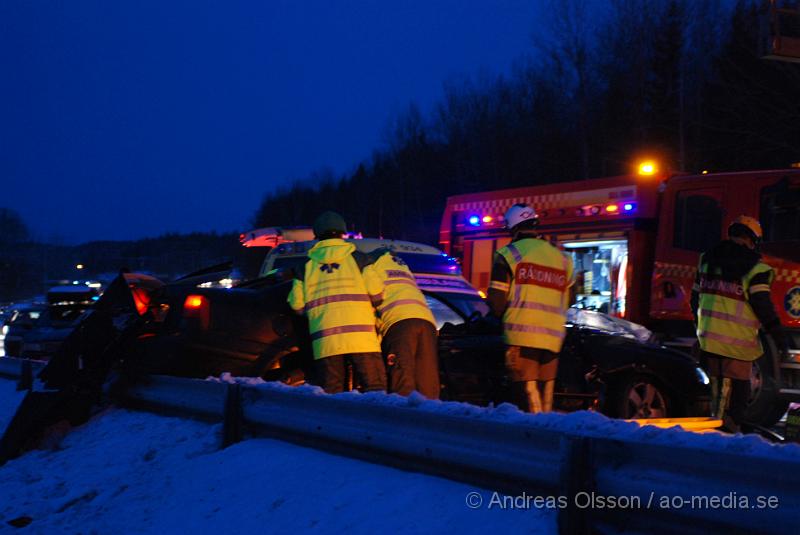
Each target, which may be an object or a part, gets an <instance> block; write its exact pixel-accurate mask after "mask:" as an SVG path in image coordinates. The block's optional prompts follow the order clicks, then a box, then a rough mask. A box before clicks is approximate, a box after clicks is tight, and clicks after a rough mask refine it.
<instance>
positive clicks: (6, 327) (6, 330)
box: [0, 325, 8, 336]
mask: <svg viewBox="0 0 800 535" xmlns="http://www.w3.org/2000/svg"><path fill="white" fill-rule="evenodd" d="M0 332H2V333H3V336H5V335H7V334H8V325H3V328H2V330H0Z"/></svg>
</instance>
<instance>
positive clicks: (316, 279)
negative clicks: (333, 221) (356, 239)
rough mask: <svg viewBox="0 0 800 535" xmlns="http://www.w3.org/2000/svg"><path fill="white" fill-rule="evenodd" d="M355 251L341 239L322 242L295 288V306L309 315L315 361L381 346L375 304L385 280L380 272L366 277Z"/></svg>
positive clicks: (292, 301) (292, 294) (291, 296)
mask: <svg viewBox="0 0 800 535" xmlns="http://www.w3.org/2000/svg"><path fill="white" fill-rule="evenodd" d="M353 251H355V246H354V245H353V244H351V243H347V242H346V241H344V240H341V239H330V240H322V241H320V242H319V243H317V244H316V245H315V246H314V247H312V248H311V250H310V251H309V252H308V256H309V260H308V262H306V265H305V270H304V273H303V278H302V280H300V279H295V281H294V283H293V285H292V289H291V291H290V292H289V297H288V299H287V301H288V302H289V306H291V307H292V309H294V310H295V311H296V312H304V313H305V314H306V315H307V316H308V328H309V332H310V334H311V343H312V347H313V349H314V358H315V359H321V358H325V357H330V356H333V355H344V354H349V353H379V352H380V350H381V347H380V343H379V342H378V335H377V332H376V331H375V309H374V307H373V302H376V303H377V302H379V300H380V293H381V283H380V281H379V280H377V279H375V278H374V276H369V275H367V277H368V279H365V274H362V272H361V270H360V269H359V266H358V264H357V263H356V261H355V259H354V258H353V255H352V253H353Z"/></svg>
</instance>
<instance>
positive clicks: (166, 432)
mask: <svg viewBox="0 0 800 535" xmlns="http://www.w3.org/2000/svg"><path fill="white" fill-rule="evenodd" d="M4 383H8V382H7V381H0V385H3V384H4ZM6 394H8V392H6V391H5V390H3V391H2V392H1V393H0V395H2V396H3V397H2V398H0V404H2V405H3V406H6V405H8V404H9V403H7V402H8V401H9V398H8V397H6ZM219 443H220V428H219V426H214V425H209V424H205V423H199V422H193V421H189V420H183V419H176V418H166V417H160V416H155V415H152V414H147V413H138V412H131V411H126V410H118V409H112V410H108V411H106V412H104V413H102V414H99V415H98V416H96V417H95V418H94V419H93V420H92V421H91V422H89V423H88V424H86V425H84V426H81V427H79V428H76V429H74V430H72V432H70V433H68V434H67V435H66V436H64V437H63V438H62V439H61V440H60V441H59V442H58V443H57V444H52V445H51V446H50V447H49V448H47V449H42V450H37V451H32V452H30V453H28V454H26V455H24V456H23V457H21V458H19V459H16V460H13V461H10V462H9V463H7V464H6V465H5V466H3V467H0V497H2V498H0V532H4V531H12V532H19V533H99V534H105V533H109V534H117V533H158V534H162V533H214V534H221V533H250V532H254V533H255V532H258V533H288V532H295V533H296V532H315V533H340V532H349V533H374V532H384V533H430V532H461V533H479V532H480V533H485V532H490V531H491V532H494V531H498V532H506V531H511V532H514V533H554V532H555V531H556V524H555V522H556V516H555V511H554V510H553V509H532V510H502V509H499V508H495V509H488V508H487V507H482V508H479V509H475V510H473V509H470V508H468V507H467V506H466V499H467V495H468V494H469V493H470V492H473V491H474V490H476V489H474V488H472V487H470V486H467V485H463V484H459V483H454V482H452V481H448V480H445V479H440V478H436V477H430V476H426V475H421V474H416V473H409V472H403V471H400V470H395V469H392V468H388V467H384V466H378V465H373V464H369V463H364V462H360V461H356V460H352V459H348V458H343V457H338V456H334V455H330V454H326V453H322V452H319V451H316V450H312V449H307V448H302V447H298V446H294V445H291V444H288V443H284V442H280V441H275V440H268V439H252V440H246V441H244V442H241V443H239V444H236V445H234V446H231V447H229V448H227V449H225V450H220V449H219ZM20 517H29V518H30V519H32V521H31V523H30V524H29V525H28V526H27V527H26V528H24V529H15V528H12V527H10V526H9V524H8V522H9V521H11V520H14V519H19V518H20Z"/></svg>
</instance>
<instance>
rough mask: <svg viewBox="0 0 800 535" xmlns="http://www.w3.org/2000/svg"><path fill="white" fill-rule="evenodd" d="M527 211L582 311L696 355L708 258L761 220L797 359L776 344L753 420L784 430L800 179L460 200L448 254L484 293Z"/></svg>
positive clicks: (798, 322) (651, 179) (658, 178)
mask: <svg viewBox="0 0 800 535" xmlns="http://www.w3.org/2000/svg"><path fill="white" fill-rule="evenodd" d="M519 202H524V203H528V204H531V205H532V206H533V207H534V208H535V209H536V211H537V213H538V215H539V230H540V233H541V234H542V235H543V237H545V238H546V239H548V240H550V241H551V242H552V243H554V244H557V245H558V246H559V247H560V248H562V249H563V250H565V251H567V252H569V253H570V254H571V255H572V258H573V260H574V262H575V271H576V274H577V281H576V284H577V288H576V292H575V301H574V302H573V304H572V305H573V306H575V307H578V308H588V309H596V310H600V311H603V312H608V313H609V314H612V315H615V316H619V317H623V318H625V319H628V320H630V321H634V322H636V323H641V324H643V325H646V326H647V327H649V328H650V329H652V330H653V331H655V332H657V333H659V334H660V335H661V336H662V339H664V340H665V341H666V343H668V344H671V345H676V346H684V347H686V348H688V347H690V346H691V344H693V343H694V340H695V337H694V332H693V331H694V330H693V324H692V311H691V307H690V296H691V289H692V285H693V283H694V278H695V275H696V271H697V263H698V260H699V255H700V253H701V252H702V251H705V250H707V249H709V248H711V247H712V246H713V245H715V244H716V243H717V242H719V241H720V240H721V239H724V238H725V237H726V229H727V227H728V226H729V225H730V223H731V222H732V220H733V219H734V218H735V217H737V216H738V215H742V214H744V215H750V216H754V217H757V218H758V219H759V220H760V222H761V224H762V227H763V229H764V242H763V244H762V248H761V252H762V254H763V257H764V260H765V262H766V263H768V264H769V265H770V266H771V267H772V268H773V269H774V271H775V281H774V283H773V286H772V298H773V302H774V304H775V308H776V310H777V311H778V314H779V315H780V317H781V322H782V324H783V325H784V326H785V327H786V329H787V331H788V333H789V336H790V339H791V348H790V349H791V351H790V359H789V361H787V362H778V359H777V357H776V351H775V349H774V347H770V344H771V343H770V342H769V340H767V341H766V342H767V343H765V347H767V352H766V354H765V356H764V357H762V358H761V359H760V360H759V362H758V364H759V365H758V366H757V367H756V373H755V377H754V380H753V391H754V398H755V399H754V401H753V415H752V416H753V417H752V420H753V421H760V422H763V423H774V420H777V418H779V417H780V416H781V415H782V414H783V412H784V411H785V408H786V402H787V400H789V399H800V169H782V170H772V171H747V172H736V173H715V174H705V173H703V174H699V175H683V174H676V175H667V174H659V173H657V172H652V173H646V174H631V175H624V176H617V177H610V178H598V179H592V180H583V181H577V182H568V183H560V184H549V185H543V186H532V187H525V188H516V189H507V190H499V191H488V192H481V193H473V194H466V195H457V196H454V197H450V198H448V200H447V205H446V207H445V211H444V215H443V218H442V224H441V229H440V242H441V245H442V248H443V249H444V250H445V251H446V252H447V253H448V254H450V255H451V256H454V257H456V258H459V259H460V260H461V262H462V269H463V272H464V276H465V277H466V278H467V279H468V280H469V281H470V282H472V284H473V285H475V286H476V287H477V288H478V289H480V290H482V291H486V289H487V288H488V285H489V276H490V273H491V266H492V258H493V255H494V252H495V251H496V250H497V249H499V248H501V247H502V246H504V245H505V244H506V243H508V242H509V240H510V237H509V234H508V231H507V230H506V229H505V224H504V221H503V214H504V213H505V212H506V210H507V209H508V208H509V207H511V206H512V205H513V204H515V203H519ZM756 413H758V414H756ZM776 415H777V416H776ZM770 420H772V422H771V421H770Z"/></svg>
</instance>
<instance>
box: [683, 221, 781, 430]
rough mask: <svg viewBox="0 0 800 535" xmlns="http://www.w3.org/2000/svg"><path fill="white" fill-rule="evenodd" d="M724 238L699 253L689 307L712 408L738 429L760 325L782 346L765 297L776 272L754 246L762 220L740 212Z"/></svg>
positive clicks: (727, 424)
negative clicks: (693, 318) (692, 313)
mask: <svg viewBox="0 0 800 535" xmlns="http://www.w3.org/2000/svg"><path fill="white" fill-rule="evenodd" d="M728 238H729V239H727V240H724V241H722V242H720V243H719V244H718V245H717V246H715V247H714V248H712V249H711V250H710V251H707V252H705V253H703V254H702V255H701V256H700V264H699V266H698V269H697V278H696V280H695V284H694V286H693V288H692V311H693V312H694V314H695V322H696V326H697V339H698V342H699V349H700V354H699V357H700V361H701V362H703V363H705V365H706V368H707V370H708V372H709V376H710V378H711V389H712V402H711V409H712V413H713V415H714V416H715V417H716V418H720V419H722V420H723V422H724V427H725V428H726V429H727V430H729V431H732V432H738V431H739V430H740V426H741V425H742V423H744V421H745V409H746V408H747V401H748V398H749V396H750V375H751V372H752V367H753V361H754V360H756V359H757V358H759V357H760V356H761V355H762V354H763V353H764V349H763V347H762V345H761V341H760V339H759V335H758V329H759V326H763V328H764V330H765V331H766V332H767V333H768V334H769V335H771V336H772V337H773V340H774V341H775V344H776V346H777V347H778V348H779V350H781V351H783V350H785V349H784V348H785V347H786V337H785V334H784V333H783V331H782V329H781V324H780V320H779V318H778V315H777V314H776V312H775V307H774V306H773V304H772V300H771V299H770V290H771V284H772V280H773V279H774V276H775V275H774V272H773V271H772V268H771V267H770V266H768V265H767V264H765V263H764V262H762V261H761V255H760V254H759V253H758V250H757V249H758V245H759V243H760V242H761V239H762V231H761V225H760V224H759V222H758V221H757V220H756V219H754V218H752V217H747V216H739V217H737V218H736V219H735V220H734V221H733V223H731V225H730V226H729V227H728ZM726 410H727V411H728V412H727V413H726Z"/></svg>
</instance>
